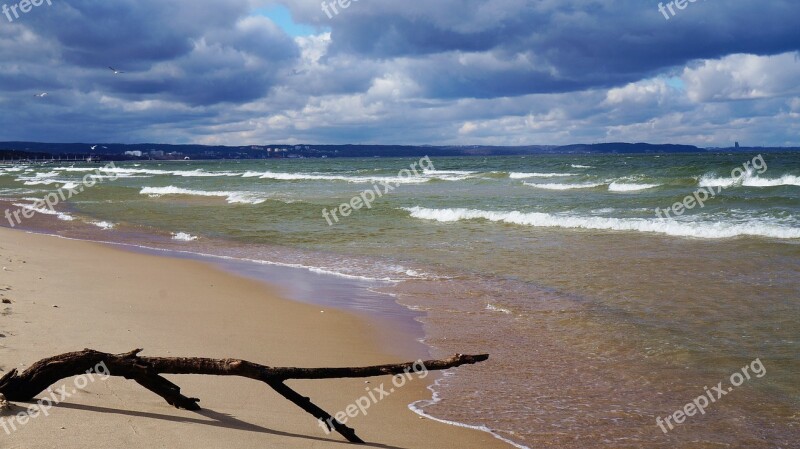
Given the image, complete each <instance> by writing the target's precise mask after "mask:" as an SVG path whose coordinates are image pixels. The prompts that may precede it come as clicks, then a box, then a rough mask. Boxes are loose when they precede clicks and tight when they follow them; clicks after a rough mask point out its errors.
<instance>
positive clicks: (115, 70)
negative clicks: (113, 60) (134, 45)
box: [108, 66, 125, 75]
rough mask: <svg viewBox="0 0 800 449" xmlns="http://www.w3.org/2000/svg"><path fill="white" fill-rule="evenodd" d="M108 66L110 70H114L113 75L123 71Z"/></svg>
mask: <svg viewBox="0 0 800 449" xmlns="http://www.w3.org/2000/svg"><path fill="white" fill-rule="evenodd" d="M108 68H109V69H111V71H112V72H114V75H119V74H120V73H125V72H123V71H122V70H117V69H115V68H114V67H111V66H108Z"/></svg>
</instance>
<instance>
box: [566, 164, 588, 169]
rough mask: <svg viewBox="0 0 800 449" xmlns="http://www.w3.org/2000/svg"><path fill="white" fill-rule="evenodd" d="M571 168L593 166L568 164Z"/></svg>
mask: <svg viewBox="0 0 800 449" xmlns="http://www.w3.org/2000/svg"><path fill="white" fill-rule="evenodd" d="M570 166H571V167H572V168H594V167H592V166H591V165H580V164H570Z"/></svg>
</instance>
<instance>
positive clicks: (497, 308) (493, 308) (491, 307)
mask: <svg viewBox="0 0 800 449" xmlns="http://www.w3.org/2000/svg"><path fill="white" fill-rule="evenodd" d="M486 310H488V311H490V312H500V313H505V314H506V315H511V311H510V310H508V309H506V308H505V307H500V306H496V305H494V304H491V303H489V304H486Z"/></svg>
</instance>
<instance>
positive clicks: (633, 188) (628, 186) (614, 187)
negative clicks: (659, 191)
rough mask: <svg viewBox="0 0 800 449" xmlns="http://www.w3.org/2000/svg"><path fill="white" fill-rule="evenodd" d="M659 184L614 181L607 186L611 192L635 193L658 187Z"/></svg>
mask: <svg viewBox="0 0 800 449" xmlns="http://www.w3.org/2000/svg"><path fill="white" fill-rule="evenodd" d="M660 185H661V184H636V183H626V182H619V181H614V182H612V183H611V184H610V185H609V186H608V190H609V191H611V192H637V191H639V190H647V189H652V188H655V187H658V186H660Z"/></svg>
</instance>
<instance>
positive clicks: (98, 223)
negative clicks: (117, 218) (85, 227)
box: [91, 221, 115, 230]
mask: <svg viewBox="0 0 800 449" xmlns="http://www.w3.org/2000/svg"><path fill="white" fill-rule="evenodd" d="M91 224H93V225H95V226H97V227H98V228H100V229H103V230H109V229H114V226H115V225H114V223H111V222H108V221H93V222H91Z"/></svg>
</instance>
